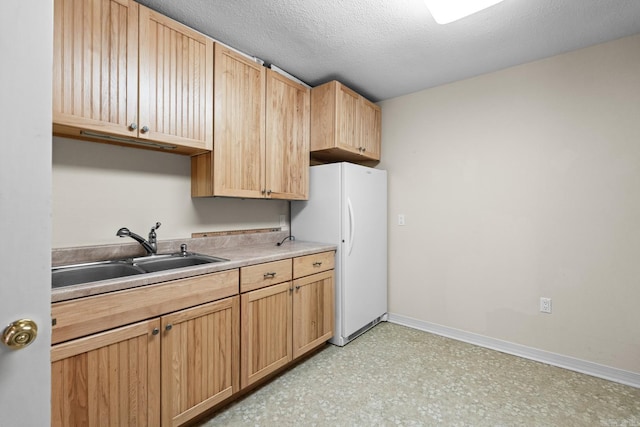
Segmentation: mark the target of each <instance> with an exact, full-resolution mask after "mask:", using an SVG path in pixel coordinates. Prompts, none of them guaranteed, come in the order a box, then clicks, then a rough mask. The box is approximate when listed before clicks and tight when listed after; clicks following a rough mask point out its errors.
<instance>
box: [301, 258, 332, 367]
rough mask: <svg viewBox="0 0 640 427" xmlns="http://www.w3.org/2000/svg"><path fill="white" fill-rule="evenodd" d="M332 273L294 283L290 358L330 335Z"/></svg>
mask: <svg viewBox="0 0 640 427" xmlns="http://www.w3.org/2000/svg"><path fill="white" fill-rule="evenodd" d="M333 323H334V317H333V270H329V271H325V272H323V273H317V274H314V275H312V276H307V277H302V278H300V279H296V280H295V281H294V282H293V358H294V359H295V358H297V357H300V356H302V355H303V354H305V353H307V352H308V351H311V350H313V349H314V348H316V347H318V346H319V345H322V344H323V343H325V342H326V341H328V340H329V339H330V338H331V337H332V336H333Z"/></svg>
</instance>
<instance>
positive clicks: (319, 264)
mask: <svg viewBox="0 0 640 427" xmlns="http://www.w3.org/2000/svg"><path fill="white" fill-rule="evenodd" d="M321 265H322V262H321V261H316V262H314V263H313V266H314V267H320V266H321Z"/></svg>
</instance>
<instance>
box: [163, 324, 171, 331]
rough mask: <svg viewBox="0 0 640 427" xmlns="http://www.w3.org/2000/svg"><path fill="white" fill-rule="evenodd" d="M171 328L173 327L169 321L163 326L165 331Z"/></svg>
mask: <svg viewBox="0 0 640 427" xmlns="http://www.w3.org/2000/svg"><path fill="white" fill-rule="evenodd" d="M171 328H173V325H172V324H171V323H169V324H168V325H167V326H165V327H164V329H165V331H170V330H171Z"/></svg>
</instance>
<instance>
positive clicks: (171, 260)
mask: <svg viewBox="0 0 640 427" xmlns="http://www.w3.org/2000/svg"><path fill="white" fill-rule="evenodd" d="M220 261H228V260H227V259H224V258H217V257H212V256H208V255H201V254H196V253H189V254H186V255H183V254H181V253H175V254H168V255H152V256H146V257H142V258H135V259H134V260H133V265H137V266H138V267H140V268H142V269H143V270H145V271H146V272H148V273H154V272H156V271H163V270H172V269H174V268H182V267H192V266H194V265H201V264H210V263H213V262H220Z"/></svg>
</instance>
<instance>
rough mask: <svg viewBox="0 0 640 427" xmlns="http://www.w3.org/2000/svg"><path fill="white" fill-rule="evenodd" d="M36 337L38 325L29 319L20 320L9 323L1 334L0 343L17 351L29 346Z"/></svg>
mask: <svg viewBox="0 0 640 427" xmlns="http://www.w3.org/2000/svg"><path fill="white" fill-rule="evenodd" d="M37 336H38V325H36V322H34V321H33V320H31V319H20V320H16V321H15V322H13V323H11V324H10V325H9V326H7V327H6V328H5V329H4V332H3V333H2V343H3V344H4V345H6V346H7V347H9V348H12V349H14V350H19V349H21V348H24V347H26V346H28V345H29V344H31V343H32V342H33V341H35V339H36V337H37Z"/></svg>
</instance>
